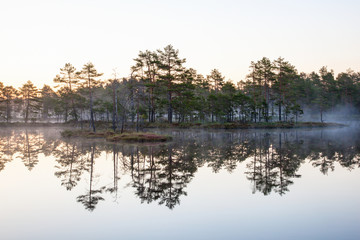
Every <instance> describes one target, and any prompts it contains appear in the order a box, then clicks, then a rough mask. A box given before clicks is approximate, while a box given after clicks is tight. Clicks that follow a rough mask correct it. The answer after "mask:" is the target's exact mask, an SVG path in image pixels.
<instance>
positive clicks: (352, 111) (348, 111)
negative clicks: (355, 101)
mask: <svg viewBox="0 0 360 240" xmlns="http://www.w3.org/2000/svg"><path fill="white" fill-rule="evenodd" d="M303 111H304V114H303V115H301V116H300V117H299V121H303V122H320V121H321V117H320V110H318V109H316V110H315V109H311V108H309V107H305V108H304V110H303ZM323 121H324V122H329V123H330V122H331V123H342V124H346V125H350V126H354V127H360V124H359V123H360V111H359V110H358V109H357V108H356V107H354V106H353V105H350V104H345V105H337V106H336V107H334V108H332V109H330V110H326V111H324V112H323Z"/></svg>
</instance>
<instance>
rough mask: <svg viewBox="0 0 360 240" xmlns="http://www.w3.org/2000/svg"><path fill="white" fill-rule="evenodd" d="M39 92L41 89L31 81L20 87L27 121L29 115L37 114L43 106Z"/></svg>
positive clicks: (26, 120)
mask: <svg viewBox="0 0 360 240" xmlns="http://www.w3.org/2000/svg"><path fill="white" fill-rule="evenodd" d="M38 94H39V90H38V89H37V87H36V86H35V85H34V84H33V83H32V82H31V81H27V82H26V83H25V84H24V85H23V86H22V87H21V88H20V96H21V97H22V100H23V104H24V109H23V111H24V112H23V115H24V120H25V123H27V122H28V120H29V117H31V116H35V115H36V114H37V113H38V112H39V110H40V108H41V106H40V98H39V95H38Z"/></svg>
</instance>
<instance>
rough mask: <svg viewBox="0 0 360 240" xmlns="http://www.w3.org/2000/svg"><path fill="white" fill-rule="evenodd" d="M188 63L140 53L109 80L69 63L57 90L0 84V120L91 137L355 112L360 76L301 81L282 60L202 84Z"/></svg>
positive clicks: (322, 75) (164, 53)
mask: <svg viewBox="0 0 360 240" xmlns="http://www.w3.org/2000/svg"><path fill="white" fill-rule="evenodd" d="M185 62H186V59H185V58H181V57H180V54H179V50H177V49H175V48H174V47H173V46H172V45H168V46H166V47H165V48H163V49H159V50H156V51H150V50H145V51H140V52H139V54H138V56H137V57H136V58H135V59H134V64H133V66H132V67H131V73H130V75H129V76H128V77H126V78H119V77H117V76H116V75H114V77H113V78H111V79H107V80H104V79H101V76H102V73H99V72H98V71H97V69H96V68H95V66H94V64H92V63H91V62H89V63H87V64H85V65H84V66H83V68H82V69H81V70H80V71H77V70H76V68H75V67H74V66H73V65H72V64H70V63H66V64H65V65H64V67H62V68H60V72H59V74H58V75H56V77H55V78H54V82H55V83H56V84H58V85H57V86H56V88H55V89H56V90H53V89H52V88H51V87H49V86H47V85H45V86H44V87H43V88H42V89H41V90H38V89H37V88H36V87H35V86H34V85H33V84H32V83H31V82H30V81H29V82H27V83H26V84H24V85H23V86H22V87H21V88H20V89H18V90H17V89H15V88H13V87H11V86H3V84H0V117H1V118H2V119H3V121H11V120H12V119H14V120H15V119H18V118H19V116H20V115H21V116H22V117H23V118H24V120H25V122H28V121H29V119H32V120H34V121H35V120H38V119H42V120H45V121H49V120H51V121H55V120H56V121H65V122H68V121H73V122H75V123H76V124H77V125H80V126H81V127H83V126H84V123H89V128H91V129H92V130H93V131H95V130H96V124H95V123H96V122H98V121H102V122H107V123H108V125H111V128H112V129H113V130H114V131H116V130H118V129H120V131H123V130H124V128H125V126H127V125H131V126H132V127H134V128H136V129H137V130H139V129H140V128H141V127H142V126H143V124H144V122H149V123H154V122H165V121H166V122H168V123H174V122H178V123H184V122H220V123H224V122H273V121H279V122H282V121H286V122H291V121H298V119H299V117H300V116H301V115H302V114H303V113H304V111H305V110H306V111H307V113H308V112H314V113H316V114H317V116H318V119H319V121H324V116H323V115H324V113H325V112H327V111H329V110H331V109H333V108H334V107H336V106H337V105H339V104H344V105H346V106H352V107H354V108H355V109H357V110H359V109H360V97H359V96H360V73H359V72H355V71H352V70H347V71H346V72H342V73H339V75H338V76H337V77H336V76H335V74H334V72H333V71H332V70H328V69H327V68H326V67H322V68H321V69H320V70H319V71H318V72H311V73H310V74H306V73H298V71H297V69H296V68H295V66H293V65H292V64H291V63H290V62H288V61H286V60H285V59H283V58H281V57H279V58H278V59H275V60H270V59H269V58H266V57H263V58H262V59H260V60H258V61H252V62H251V63H250V69H249V70H250V73H249V74H248V75H247V76H246V79H245V80H242V81H240V82H238V83H236V84H235V83H234V82H232V81H229V80H226V78H225V76H224V75H223V74H222V73H221V72H220V70H218V69H212V70H211V71H210V73H209V74H208V75H205V76H206V77H204V75H201V74H199V73H197V71H196V70H195V69H193V68H187V67H185V65H184V64H185ZM15 121H16V120H15Z"/></svg>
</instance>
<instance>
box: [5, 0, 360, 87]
mask: <svg viewBox="0 0 360 240" xmlns="http://www.w3.org/2000/svg"><path fill="white" fill-rule="evenodd" d="M359 7H360V3H359V2H357V1H342V2H341V3H340V2H339V1H316V2H314V1H291V2H289V1H281V0H278V1H221V2H220V1H182V2H176V3H175V2H169V1H151V3H150V2H149V1H131V3H130V2H128V1H101V2H100V1H83V0H81V1H51V2H48V1H39V0H38V1H31V2H28V1H11V2H10V1H8V2H3V3H2V4H1V8H0V20H1V21H2V22H3V23H4V24H3V26H2V28H1V31H2V34H1V35H2V39H1V40H0V41H1V44H0V51H1V53H2V54H1V55H2V57H1V58H0V64H1V66H2V69H1V71H0V82H3V83H4V84H5V85H13V86H15V87H19V86H21V85H22V84H23V83H25V82H26V81H27V80H30V81H32V82H33V83H34V84H35V85H37V86H38V87H40V86H42V85H43V84H48V85H50V86H54V83H53V78H54V77H55V76H56V74H58V73H59V69H60V68H61V67H63V66H64V64H65V63H67V62H70V63H72V64H73V65H74V66H75V67H76V68H77V69H80V68H81V67H82V66H83V64H85V63H87V62H89V61H91V62H93V63H94V65H95V67H96V68H97V69H98V71H99V72H103V73H105V74H104V76H103V79H107V78H110V77H111V74H112V72H113V69H114V68H116V69H117V72H118V75H119V76H121V77H126V76H128V75H129V74H130V67H131V66H132V65H133V64H134V61H133V59H134V58H136V57H137V55H138V53H139V51H144V50H147V49H148V50H156V49H161V48H163V47H165V46H166V45H168V44H172V45H173V46H174V48H176V49H179V51H180V57H181V58H186V59H187V63H186V64H185V66H187V67H192V68H194V69H196V70H197V71H198V73H201V74H203V75H207V74H210V71H211V69H214V68H216V69H219V70H220V72H221V73H222V74H223V75H224V76H225V77H226V80H228V79H231V80H233V81H235V82H237V81H240V80H242V79H244V78H245V76H246V74H247V73H248V71H249V65H250V62H251V61H257V60H259V59H261V58H262V57H264V56H265V57H268V58H270V59H276V58H278V57H279V56H281V57H283V58H285V59H286V60H287V61H289V62H290V63H291V64H293V65H295V66H296V68H297V69H298V71H299V72H311V71H317V70H318V69H320V67H321V66H327V67H328V69H333V70H334V71H335V73H336V74H337V73H339V72H342V71H346V70H347V69H348V68H351V69H353V70H354V71H359V70H360V55H359V54H358V52H359V51H360V45H359V44H358V42H359V41H360V31H356V30H355V29H357V23H359V22H360V16H359V15H358V14H357V9H359Z"/></svg>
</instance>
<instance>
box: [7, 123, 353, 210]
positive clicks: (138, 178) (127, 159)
mask: <svg viewBox="0 0 360 240" xmlns="http://www.w3.org/2000/svg"><path fill="white" fill-rule="evenodd" d="M172 135H174V138H175V141H173V142H171V143H167V144H161V145H156V144H155V145H131V144H130V145H129V144H106V143H104V142H96V141H63V140H59V139H57V138H54V137H52V135H51V134H46V133H44V132H42V131H41V132H40V131H36V130H28V131H26V130H24V131H21V132H17V133H16V134H15V133H14V132H13V131H10V132H8V133H6V134H2V135H1V137H0V138H1V142H0V171H1V170H3V169H4V167H5V165H6V164H7V163H8V162H10V161H12V159H13V158H14V156H15V155H16V156H17V157H18V158H20V159H21V160H22V161H23V163H24V165H25V166H26V167H27V168H28V169H29V170H31V169H33V168H34V167H35V166H36V164H37V163H38V157H39V154H40V153H42V154H44V155H52V156H54V157H55V159H56V166H55V168H56V171H55V176H56V177H58V178H59V179H60V181H61V185H63V186H64V187H65V188H66V189H67V190H69V191H70V190H72V189H73V188H74V187H76V186H77V184H78V183H79V181H80V180H81V179H82V177H83V176H88V177H89V181H88V188H87V190H86V192H85V194H83V195H80V196H79V197H78V198H77V201H78V202H80V203H82V204H83V205H84V206H85V208H86V209H88V210H90V211H92V210H94V209H95V208H96V205H97V204H98V203H99V202H100V201H103V200H104V199H105V195H104V194H106V193H110V194H111V195H112V196H113V197H114V199H115V200H116V199H117V194H118V182H119V180H120V175H122V174H123V175H127V176H129V177H130V183H129V184H128V186H130V187H132V188H133V189H134V190H135V194H136V196H138V197H139V199H140V201H141V202H142V203H151V202H157V203H158V204H161V205H165V206H167V207H168V208H170V209H173V208H174V207H175V206H176V205H178V204H180V198H181V196H183V195H186V194H187V193H186V187H187V184H188V183H189V182H190V181H191V180H192V179H193V177H194V174H195V172H196V171H197V169H198V168H200V167H204V166H207V167H210V168H211V169H212V170H213V171H214V172H219V171H221V170H226V171H229V172H232V171H234V170H235V169H236V168H237V167H238V166H239V164H240V163H242V162H244V163H245V166H246V170H245V174H246V177H247V179H248V180H249V181H250V182H251V183H252V184H253V193H255V192H261V193H263V194H264V195H268V194H270V193H272V192H276V193H278V194H280V195H283V194H285V193H286V192H287V191H289V186H290V185H292V184H293V182H294V179H296V178H299V177H301V176H300V175H299V174H298V172H299V168H300V167H301V165H302V164H303V163H304V162H310V163H311V165H312V166H314V167H315V168H319V170H320V171H321V172H322V173H323V174H327V173H328V172H329V170H330V171H333V170H334V168H335V165H336V164H335V163H336V162H337V163H338V164H339V165H340V166H342V167H344V168H346V169H349V170H352V169H354V168H357V167H360V154H359V153H360V137H359V135H358V134H357V132H356V131H355V132H351V131H350V132H347V133H346V134H344V136H346V137H345V138H343V139H339V138H338V137H337V135H336V134H335V133H331V132H330V133H329V132H327V131H315V132H311V131H294V130H292V131H280V132H279V131H233V132H220V131H219V132H190V131H185V132H173V133H172ZM341 136H342V137H343V134H342V135H341ZM102 153H106V154H107V155H108V156H111V158H112V166H111V167H112V169H113V170H112V182H111V183H108V184H103V185H101V184H100V185H99V184H94V178H95V175H94V171H95V169H96V162H98V161H100V159H101V154H102ZM100 174H101V171H100ZM96 177H99V178H101V175H100V176H96Z"/></svg>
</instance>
